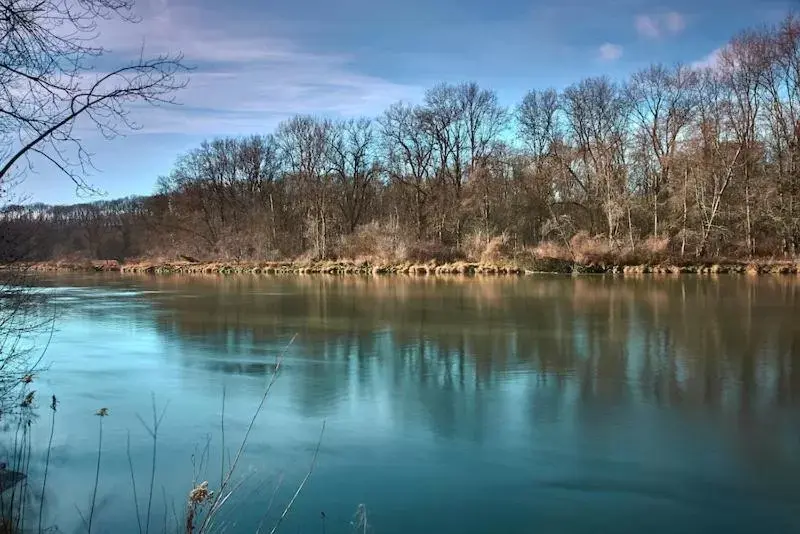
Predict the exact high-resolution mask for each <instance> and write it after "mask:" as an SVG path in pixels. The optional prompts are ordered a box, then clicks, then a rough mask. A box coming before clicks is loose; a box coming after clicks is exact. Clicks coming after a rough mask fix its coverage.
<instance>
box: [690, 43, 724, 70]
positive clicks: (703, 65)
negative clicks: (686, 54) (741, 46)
mask: <svg viewBox="0 0 800 534" xmlns="http://www.w3.org/2000/svg"><path fill="white" fill-rule="evenodd" d="M723 50H725V47H724V46H721V47H719V48H717V49H715V50H712V51H711V53H709V54H707V55H706V56H704V57H702V58H701V59H698V60H697V61H694V62H692V64H691V67H692V68H693V69H712V70H716V69H717V68H719V64H720V60H721V59H722V52H723Z"/></svg>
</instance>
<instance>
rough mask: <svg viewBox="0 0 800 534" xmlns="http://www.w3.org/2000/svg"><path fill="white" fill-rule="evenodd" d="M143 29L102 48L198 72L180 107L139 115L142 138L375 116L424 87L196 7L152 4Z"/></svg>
mask: <svg viewBox="0 0 800 534" xmlns="http://www.w3.org/2000/svg"><path fill="white" fill-rule="evenodd" d="M144 9H145V10H147V11H148V13H147V21H148V23H147V24H146V25H122V24H115V25H114V27H113V28H111V29H108V30H106V31H104V32H103V34H102V35H103V39H104V40H105V41H104V42H103V43H102V44H103V45H104V46H107V47H108V48H109V49H110V50H111V51H112V53H113V54H114V55H116V56H119V57H130V56H134V55H136V56H138V54H139V53H140V50H141V48H142V46H143V44H144V47H145V52H146V53H149V54H157V53H166V52H169V51H172V52H175V51H181V52H183V54H184V55H185V58H186V62H187V63H188V64H191V65H194V66H196V70H195V71H194V72H192V74H191V77H190V81H189V86H188V87H187V88H186V89H184V90H182V91H181V92H180V93H179V94H178V95H177V98H178V100H179V101H180V102H181V103H182V104H183V105H182V106H179V107H167V108H160V109H156V110H153V109H151V108H147V109H144V108H142V109H137V110H136V111H135V113H134V118H135V119H136V120H137V122H139V123H140V124H141V125H142V126H143V129H142V130H139V132H140V133H141V132H144V133H186V132H187V131H191V132H192V133H204V134H225V133H246V132H251V131H253V130H255V131H265V130H269V129H270V127H271V126H272V125H274V123H275V122H277V121H278V120H280V119H282V118H285V117H287V116H290V115H293V114H298V113H308V114H316V115H333V116H336V115H341V116H355V115H362V114H375V113H377V112H379V111H380V110H382V109H385V108H386V107H387V106H388V105H389V104H391V103H392V102H394V101H396V100H400V99H411V98H416V97H417V96H419V94H420V93H421V91H422V90H421V89H420V88H418V87H416V86H410V85H403V84H398V83H393V82H390V81H388V80H385V79H382V78H379V77H375V76H370V75H368V74H365V73H362V72H359V70H358V69H357V68H356V67H355V61H354V58H352V57H348V56H346V55H342V54H336V53H329V52H324V53H319V52H316V51H313V50H306V49H302V48H301V47H299V46H298V45H297V44H295V43H294V42H292V41H291V40H289V39H285V38H281V37H278V36H276V35H275V34H274V32H272V31H270V29H269V28H264V27H263V26H261V25H259V26H257V27H256V26H255V25H254V26H253V27H250V28H248V27H243V26H242V25H241V24H233V23H231V22H229V21H225V20H220V18H219V16H216V15H215V14H213V13H210V12H207V11H203V10H201V9H199V8H193V7H186V6H173V5H171V4H170V3H169V2H168V0H151V2H150V3H145V4H144Z"/></svg>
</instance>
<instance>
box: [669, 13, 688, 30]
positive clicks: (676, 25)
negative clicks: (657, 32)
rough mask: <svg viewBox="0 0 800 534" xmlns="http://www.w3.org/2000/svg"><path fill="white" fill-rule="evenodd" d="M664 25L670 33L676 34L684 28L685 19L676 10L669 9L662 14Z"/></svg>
mask: <svg viewBox="0 0 800 534" xmlns="http://www.w3.org/2000/svg"><path fill="white" fill-rule="evenodd" d="M664 26H666V28H667V31H669V32H670V33H673V34H677V33H680V32H682V31H683V30H684V29H685V28H686V19H685V18H684V17H683V15H681V14H680V13H678V12H677V11H670V12H669V13H667V14H666V15H664Z"/></svg>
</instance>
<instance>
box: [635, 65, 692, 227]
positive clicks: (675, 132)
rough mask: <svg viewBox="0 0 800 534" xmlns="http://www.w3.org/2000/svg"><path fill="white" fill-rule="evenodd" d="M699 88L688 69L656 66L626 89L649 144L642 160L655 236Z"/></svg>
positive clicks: (643, 151) (645, 70)
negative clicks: (677, 154)
mask: <svg viewBox="0 0 800 534" xmlns="http://www.w3.org/2000/svg"><path fill="white" fill-rule="evenodd" d="M695 84H696V75H695V73H694V72H693V71H691V70H690V69H688V68H686V67H683V66H677V67H675V68H674V69H671V70H670V69H667V68H666V67H664V66H663V65H654V66H651V67H649V68H647V69H644V70H641V71H639V72H636V73H634V74H633V76H632V77H631V80H630V82H629V83H628V84H627V86H626V88H625V91H626V96H627V98H628V99H629V101H630V102H629V103H630V105H631V116H632V122H633V124H634V126H635V127H636V128H637V129H638V130H639V133H640V135H641V136H642V138H643V139H644V140H645V142H644V143H643V144H642V145H643V146H642V151H641V153H642V158H641V160H642V166H643V171H644V172H643V175H644V178H645V184H644V185H645V194H646V195H648V196H649V197H650V198H651V199H652V200H651V202H652V207H653V232H652V233H653V235H654V236H658V235H659V234H660V232H661V228H660V227H659V214H660V212H661V205H662V203H663V202H664V198H663V194H664V192H665V189H666V188H667V187H668V185H669V181H670V178H671V177H672V173H673V169H674V167H675V161H674V160H675V156H676V152H677V150H678V144H679V142H680V141H681V135H682V134H683V133H685V131H686V130H687V129H688V127H689V126H690V123H691V120H692V113H693V109H694V100H693V96H694V95H695V94H696V93H695V92H694V90H693V89H694V85H695Z"/></svg>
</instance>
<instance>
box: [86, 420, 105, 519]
mask: <svg viewBox="0 0 800 534" xmlns="http://www.w3.org/2000/svg"><path fill="white" fill-rule="evenodd" d="M102 452H103V416H100V438H99V440H98V442H97V469H96V470H95V473H94V489H93V490H92V507H91V508H90V509H89V524H88V525H87V527H86V530H87V531H88V533H89V534H92V520H93V519H94V504H95V501H96V499H97V486H98V485H99V483H100V457H101V455H102Z"/></svg>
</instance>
